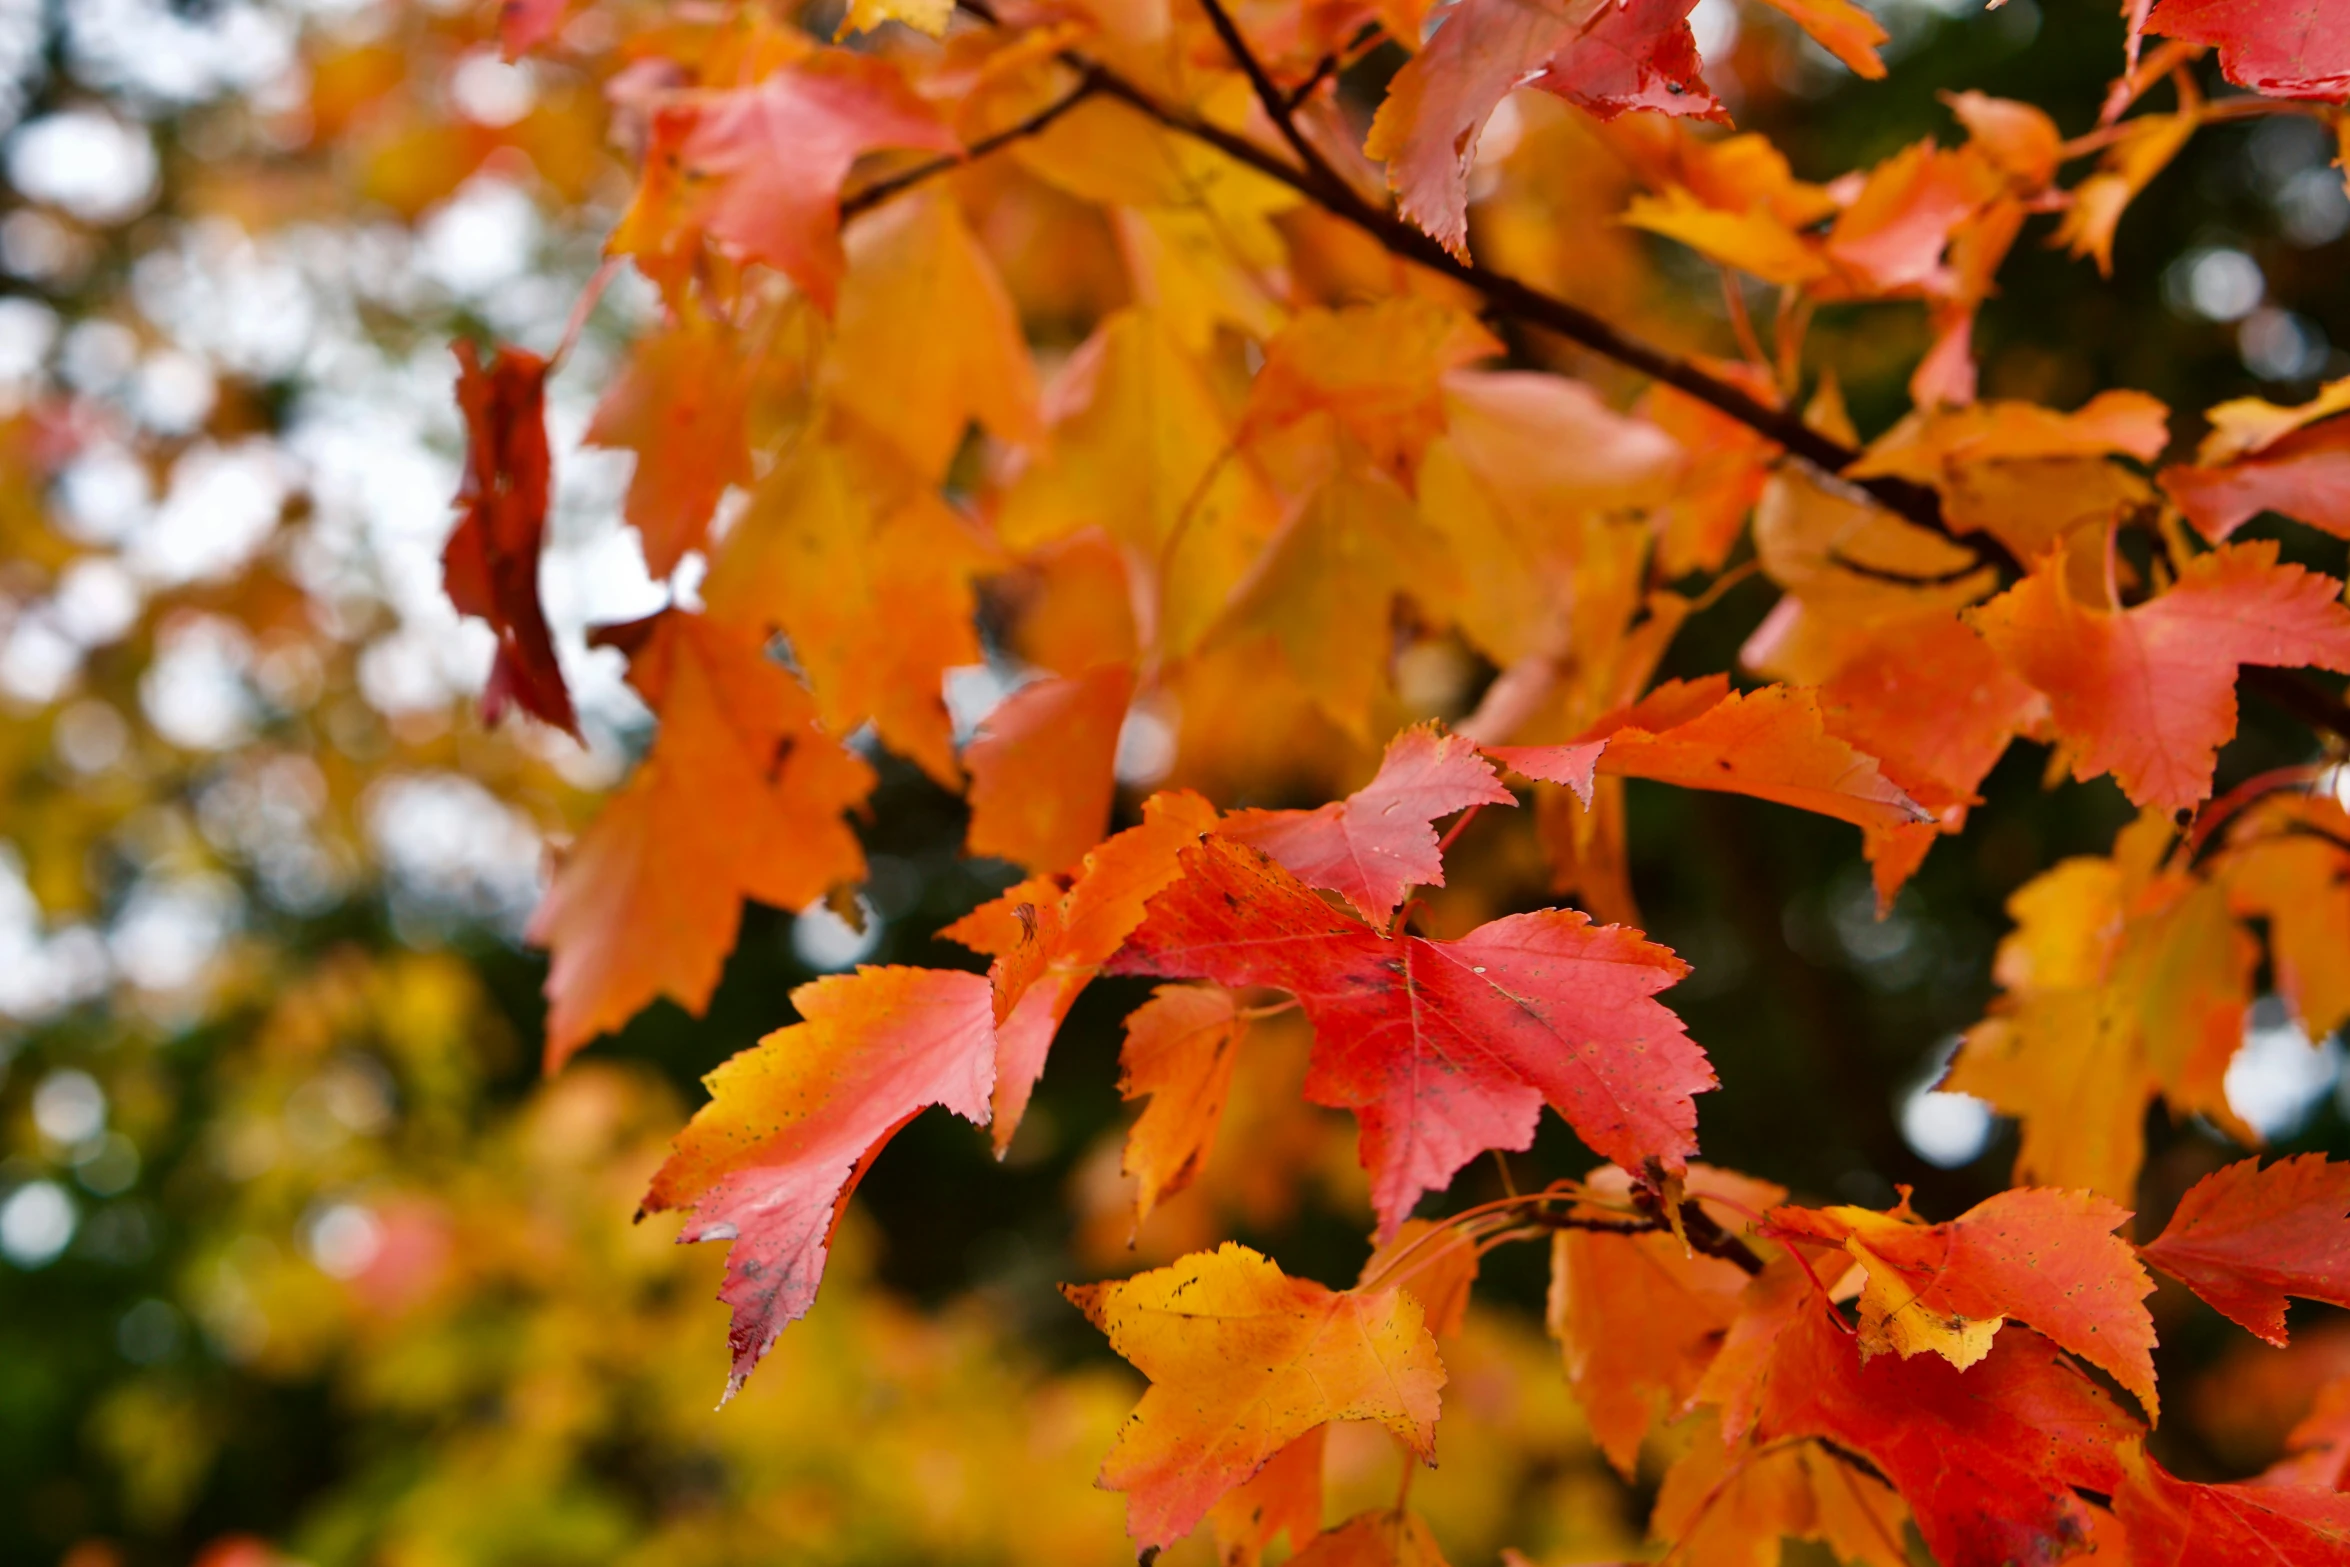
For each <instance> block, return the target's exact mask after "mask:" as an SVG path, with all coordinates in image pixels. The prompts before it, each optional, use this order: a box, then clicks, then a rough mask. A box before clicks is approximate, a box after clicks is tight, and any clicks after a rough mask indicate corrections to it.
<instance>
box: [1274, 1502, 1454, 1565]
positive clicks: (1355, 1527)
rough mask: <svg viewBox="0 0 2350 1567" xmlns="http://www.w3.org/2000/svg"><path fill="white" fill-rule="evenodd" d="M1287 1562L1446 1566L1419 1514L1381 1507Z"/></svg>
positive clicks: (1301, 1563) (1351, 1521)
mask: <svg viewBox="0 0 2350 1567" xmlns="http://www.w3.org/2000/svg"><path fill="white" fill-rule="evenodd" d="M1290 1561H1291V1562H1293V1563H1295V1564H1296V1567H1445V1561H1444V1552H1443V1551H1441V1550H1440V1549H1438V1548H1437V1544H1436V1536H1435V1535H1434V1534H1432V1533H1430V1532H1429V1529H1428V1525H1427V1524H1426V1523H1425V1522H1423V1521H1422V1520H1421V1518H1420V1515H1419V1514H1418V1513H1415V1512H1412V1511H1411V1510H1409V1509H1408V1508H1399V1509H1394V1510H1390V1509H1388V1508H1384V1507H1380V1508H1374V1509H1372V1510H1371V1511H1370V1512H1367V1513H1357V1514H1355V1515H1354V1516H1353V1517H1352V1518H1349V1519H1348V1520H1347V1521H1346V1522H1345V1523H1343V1524H1340V1525H1339V1526H1338V1527H1337V1528H1335V1529H1332V1530H1331V1531H1329V1532H1328V1533H1327V1534H1324V1535H1322V1536H1320V1537H1319V1538H1317V1539H1316V1540H1315V1541H1314V1542H1313V1543H1312V1544H1311V1545H1309V1546H1307V1547H1306V1548H1305V1549H1304V1550H1302V1551H1300V1552H1298V1553H1297V1554H1296V1555H1295V1556H1292V1557H1291V1558H1290Z"/></svg>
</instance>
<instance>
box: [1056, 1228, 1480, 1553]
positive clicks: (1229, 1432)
mask: <svg viewBox="0 0 2350 1567" xmlns="http://www.w3.org/2000/svg"><path fill="white" fill-rule="evenodd" d="M1061 1292H1062V1293H1063V1294H1064V1295H1067V1296H1068V1297H1069V1299H1070V1300H1071V1301H1073V1302H1074V1303H1075V1304H1076V1306H1077V1307H1078V1309H1079V1310H1081V1311H1083V1312H1084V1313H1085V1314H1086V1316H1087V1317H1088V1318H1090V1319H1091V1320H1092V1322H1093V1324H1094V1326H1096V1327H1098V1328H1100V1329H1101V1330H1102V1332H1103V1333H1105V1334H1107V1335H1108V1336H1109V1340H1110V1347H1111V1348H1112V1349H1114V1350H1116V1351H1117V1352H1118V1353H1119V1354H1121V1355H1123V1356H1125V1357H1126V1358H1127V1359H1128V1360H1130V1361H1132V1362H1133V1363H1134V1364H1135V1366H1136V1367H1137V1368H1139V1369H1140V1370H1141V1372H1142V1374H1143V1375H1144V1376H1146V1377H1148V1378H1150V1381H1151V1386H1150V1390H1149V1391H1148V1392H1146V1393H1144V1394H1143V1396H1142V1402H1141V1403H1140V1404H1139V1405H1138V1406H1136V1408H1135V1411H1134V1413H1133V1415H1132V1416H1130V1417H1129V1418H1128V1420H1127V1422H1126V1424H1125V1425H1124V1426H1122V1427H1120V1429H1119V1432H1118V1440H1117V1441H1116V1443H1115V1444H1113V1445H1112V1446H1111V1448H1110V1453H1109V1456H1108V1457H1107V1458H1105V1459H1104V1460H1103V1461H1102V1474H1101V1484H1102V1485H1104V1486H1105V1487H1107V1488H1108V1489H1110V1490H1113V1491H1124V1492H1126V1493H1127V1504H1126V1528H1127V1532H1128V1533H1129V1534H1131V1535H1132V1536H1133V1537H1134V1540H1135V1543H1136V1544H1138V1545H1140V1546H1142V1547H1144V1548H1145V1549H1149V1548H1151V1547H1154V1546H1160V1547H1163V1546H1167V1545H1171V1544H1173V1543H1174V1542H1175V1541H1177V1540H1179V1539H1181V1538H1183V1536H1185V1535H1186V1534H1189V1533H1190V1532H1191V1530H1192V1527H1193V1526H1194V1525H1195V1524H1197V1523H1198V1522H1199V1521H1200V1519H1201V1518H1203V1517H1205V1516H1206V1515H1207V1512H1208V1509H1209V1508H1210V1507H1212V1506H1213V1505H1214V1504H1215V1502H1216V1500H1217V1498H1219V1497H1221V1496H1223V1495H1224V1494H1225V1493H1226V1492H1227V1491H1230V1490H1231V1489H1232V1488H1233V1487H1235V1486H1237V1485H1239V1484H1241V1483H1242V1482H1243V1481H1245V1480H1247V1479H1248V1478H1249V1477H1250V1476H1251V1475H1253V1474H1255V1473H1256V1472H1257V1471H1258V1470H1260V1469H1262V1468H1263V1467H1264V1466H1265V1465H1266V1464H1267V1463H1268V1462H1270V1461H1271V1460H1272V1458H1273V1457H1274V1455H1275V1454H1277V1453H1279V1452H1280V1451H1281V1450H1282V1449H1283V1448H1285V1447H1287V1446H1288V1445H1289V1444H1290V1443H1292V1442H1294V1441H1296V1440H1297V1439H1298V1438H1299V1437H1301V1436H1304V1435H1305V1434H1306V1433H1307V1432H1308V1431H1311V1430H1313V1429H1314V1428H1315V1427H1316V1426H1320V1425H1324V1424H1326V1423H1328V1422H1329V1421H1332V1420H1375V1421H1377V1422H1379V1423H1380V1424H1381V1425H1384V1426H1385V1427H1387V1428H1388V1429H1389V1430H1390V1431H1392V1432H1394V1433H1395V1434H1396V1436H1397V1437H1399V1438H1400V1439H1401V1440H1403V1441H1404V1442H1405V1443H1407V1444H1408V1445H1409V1446H1410V1447H1411V1449H1412V1450H1413V1452H1415V1453H1416V1454H1418V1455H1419V1456H1420V1458H1422V1459H1423V1460H1425V1459H1427V1458H1429V1457H1430V1456H1431V1455H1432V1453H1433V1443H1434V1440H1435V1433H1436V1413H1437V1393H1438V1391H1439V1390H1440V1389H1441V1388H1442V1387H1443V1386H1444V1364H1443V1362H1442V1361H1441V1360H1440V1359H1439V1358H1438V1357H1437V1353H1436V1341H1435V1340H1434V1339H1433V1338H1431V1337H1430V1336H1429V1334H1428V1329H1427V1327H1426V1326H1425V1325H1424V1320H1423V1316H1422V1313H1421V1310H1420V1306H1419V1303H1418V1302H1417V1301H1415V1300H1413V1299H1412V1298H1411V1297H1410V1296H1409V1295H1406V1294H1405V1293H1403V1292H1402V1291H1401V1290H1393V1289H1388V1290H1373V1291H1369V1292H1367V1293H1366V1292H1357V1291H1352V1290H1349V1291H1337V1290H1330V1289H1325V1288H1323V1287H1322V1286H1321V1285H1319V1284H1316V1283H1314V1282H1313V1281H1312V1280H1310V1279H1293V1278H1289V1277H1286V1276H1285V1275H1284V1274H1283V1273H1282V1272H1281V1270H1280V1269H1279V1268H1277V1267H1275V1266H1274V1265H1273V1264H1272V1263H1271V1262H1269V1261H1267V1260H1266V1259H1265V1258H1264V1257H1262V1256H1260V1255H1259V1254H1257V1253H1256V1252H1253V1251H1251V1250H1249V1249H1248V1248H1247V1247H1245V1246H1239V1245H1235V1244H1233V1243H1232V1242H1229V1241H1227V1242H1226V1243H1225V1244H1224V1245H1223V1247H1222V1248H1220V1249H1219V1250H1217V1251H1214V1252H1201V1253H1197V1254H1195V1255H1192V1256H1189V1257H1185V1258H1184V1259H1182V1260H1181V1261H1180V1262H1177V1263H1175V1264H1174V1265H1172V1266H1171V1267H1165V1268H1157V1269H1154V1270H1152V1271H1151V1272H1149V1273H1143V1274H1138V1275H1136V1276H1135V1277H1133V1278H1131V1279H1128V1280H1126V1281H1124V1282H1123V1283H1116V1284H1085V1285H1075V1284H1072V1285H1064V1286H1063V1287H1062V1291H1061Z"/></svg>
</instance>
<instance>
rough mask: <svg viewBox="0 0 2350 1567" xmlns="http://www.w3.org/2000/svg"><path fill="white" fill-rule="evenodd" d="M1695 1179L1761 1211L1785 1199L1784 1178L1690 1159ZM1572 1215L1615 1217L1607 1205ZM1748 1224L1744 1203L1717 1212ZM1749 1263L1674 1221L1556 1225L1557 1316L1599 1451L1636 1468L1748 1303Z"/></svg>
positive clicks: (1553, 1289) (1702, 1189)
mask: <svg viewBox="0 0 2350 1567" xmlns="http://www.w3.org/2000/svg"><path fill="white" fill-rule="evenodd" d="M1629 1184H1630V1183H1629V1182H1628V1181H1627V1180H1626V1179H1625V1178H1624V1177H1623V1176H1622V1175H1621V1174H1620V1173H1618V1172H1613V1171H1599V1172H1595V1173H1594V1175H1593V1176H1592V1178H1591V1179H1590V1180H1589V1181H1587V1182H1586V1185H1588V1186H1590V1187H1591V1188H1592V1189H1594V1190H1595V1191H1599V1192H1603V1193H1607V1194H1609V1195H1615V1196H1621V1195H1624V1194H1626V1193H1628V1190H1629ZM1688 1191H1689V1194H1690V1195H1691V1196H1692V1197H1695V1198H1697V1199H1699V1201H1700V1202H1701V1203H1702V1202H1704V1201H1705V1200H1706V1199H1708V1198H1728V1199H1730V1201H1731V1202H1733V1203H1734V1204H1736V1205H1737V1207H1741V1208H1745V1209H1747V1210H1748V1211H1750V1212H1758V1211H1760V1210H1762V1209H1765V1208H1769V1207H1771V1206H1772V1205H1773V1204H1776V1203H1779V1202H1782V1201H1784V1200H1785V1199H1786V1195H1787V1194H1786V1189H1785V1188H1784V1187H1779V1186H1773V1185H1771V1184H1770V1183H1769V1182H1767V1181H1757V1180H1752V1179H1749V1178H1747V1177H1745V1176H1741V1175H1737V1174H1734V1173H1732V1172H1730V1171H1727V1170H1715V1169H1710V1168H1708V1167H1706V1166H1704V1165H1692V1166H1690V1168H1689V1172H1688ZM1570 1216H1571V1217H1589V1218H1602V1219H1604V1218H1606V1217H1609V1215H1607V1214H1606V1213H1605V1212H1604V1210H1598V1209H1594V1210H1592V1211H1591V1212H1590V1213H1588V1214H1587V1213H1585V1212H1584V1211H1583V1210H1581V1209H1577V1210H1575V1212H1574V1213H1573V1214H1571V1215H1570ZM1725 1219H1726V1221H1727V1224H1728V1225H1729V1226H1730V1227H1732V1228H1733V1229H1742V1228H1744V1220H1743V1219H1741V1218H1740V1217H1738V1215H1737V1213H1736V1212H1735V1209H1729V1210H1723V1212H1722V1213H1721V1214H1719V1215H1717V1216H1716V1222H1717V1223H1720V1222H1724V1221H1725ZM1746 1284H1747V1275H1746V1273H1745V1272H1744V1271H1743V1270H1741V1269H1740V1268H1739V1267H1737V1265H1735V1264H1734V1263H1730V1262H1726V1261H1724V1260H1722V1259H1721V1258H1719V1257H1710V1256H1705V1255H1703V1254H1701V1253H1698V1252H1694V1251H1691V1250H1690V1249H1689V1247H1688V1246H1687V1245H1686V1244H1685V1243H1684V1242H1683V1241H1682V1239H1681V1238H1680V1237H1679V1236H1677V1235H1674V1234H1671V1233H1669V1232H1659V1233H1656V1234H1646V1235H1616V1234H1609V1233H1607V1232H1604V1231H1587V1230H1571V1229H1567V1230H1560V1231H1559V1232H1558V1233H1557V1234H1555V1235H1553V1236H1552V1237H1551V1252H1550V1302H1549V1309H1548V1312H1547V1321H1548V1325H1549V1327H1550V1332H1551V1336H1552V1337H1553V1338H1556V1339H1557V1340H1558V1341H1559V1349H1560V1353H1561V1355H1562V1356H1563V1358H1564V1361H1565V1364H1566V1372H1567V1381H1568V1382H1569V1384H1571V1385H1572V1386H1573V1388H1574V1389H1575V1400H1576V1402H1577V1403H1579V1404H1580V1405H1582V1408H1583V1415H1584V1418H1585V1419H1586V1420H1588V1421H1589V1422H1590V1423H1591V1434H1592V1436H1593V1437H1594V1438H1596V1439H1597V1441H1598V1442H1599V1447H1600V1451H1601V1452H1603V1453H1605V1454H1606V1455H1607V1458H1608V1462H1610V1463H1612V1464H1614V1465H1615V1466H1616V1470H1617V1472H1618V1473H1620V1474H1623V1475H1625V1476H1626V1477H1629V1476H1630V1475H1631V1474H1632V1473H1633V1470H1634V1468H1635V1467H1636V1466H1637V1464H1638V1462H1639V1458H1640V1444H1641V1442H1642V1441H1643V1440H1645V1439H1646V1437H1647V1436H1648V1433H1649V1431H1650V1430H1651V1429H1652V1428H1653V1427H1654V1426H1655V1425H1656V1424H1657V1422H1658V1421H1659V1420H1660V1419H1663V1418H1669V1417H1670V1416H1671V1415H1673V1414H1675V1413H1678V1412H1679V1411H1680V1410H1681V1409H1683V1408H1684V1407H1686V1405H1687V1404H1688V1402H1689V1399H1690V1397H1691V1395H1692V1394H1693V1393H1694V1392H1695V1391H1696V1389H1697V1385H1698V1382H1699V1379H1700V1378H1702V1377H1703V1376H1704V1374H1705V1370H1706V1367H1707V1365H1708V1364H1709V1363H1710V1362H1711V1360H1712V1359H1713V1356H1714V1353H1715V1351H1716V1350H1718V1349H1719V1348H1720V1346H1721V1343H1722V1336H1723V1335H1724V1334H1725V1333H1726V1332H1727V1331H1728V1330H1729V1328H1730V1324H1731V1323H1732V1322H1733V1321H1734V1320H1735V1319H1736V1317H1737V1315H1738V1307H1739V1302H1740V1300H1741V1298H1742V1296H1743V1295H1744V1293H1745V1290H1746Z"/></svg>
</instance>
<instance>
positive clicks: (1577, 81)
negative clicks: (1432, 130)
mask: <svg viewBox="0 0 2350 1567" xmlns="http://www.w3.org/2000/svg"><path fill="white" fill-rule="evenodd" d="M1695 8H1696V0H1621V3H1619V4H1617V5H1613V6H1610V7H1609V8H1608V9H1607V10H1606V11H1604V12H1602V13H1601V15H1600V17H1599V20H1598V21H1597V22H1595V23H1593V24H1592V26H1591V28H1590V29H1589V30H1588V31H1587V32H1585V33H1584V34H1583V35H1582V36H1581V37H1579V38H1577V39H1576V40H1575V41H1574V43H1573V44H1572V45H1571V46H1569V47H1568V48H1566V49H1563V50H1561V51H1560V52H1559V53H1558V54H1557V55H1555V56H1553V57H1552V59H1551V60H1550V62H1549V63H1548V64H1547V65H1545V66H1544V67H1543V68H1542V70H1541V72H1540V73H1539V74H1538V75H1536V76H1535V78H1534V79H1533V80H1532V81H1531V82H1528V83H1527V84H1526V85H1528V86H1529V87H1539V88H1541V89H1542V90H1543V91H1544V92H1547V93H1553V94H1555V95H1557V96H1558V97H1561V98H1564V99H1566V100H1567V102H1569V103H1571V104H1573V105H1574V106H1575V107H1576V108H1578V109H1581V110H1583V111H1584V112H1586V113H1588V114H1592V115H1596V116H1598V117H1599V118H1600V119H1603V120H1612V119H1614V118H1615V117H1616V116H1617V115H1619V114H1624V113H1628V112H1630V111H1631V110H1634V109H1652V110H1655V111H1656V112H1658V113H1660V114H1676V115H1692V116H1696V117H1699V118H1703V119H1711V120H1722V121H1725V122H1726V121H1727V120H1728V119H1729V114H1728V113H1727V112H1726V111H1725V110H1724V109H1723V108H1722V105H1721V102H1720V100H1719V99H1717V98H1715V97H1714V94H1713V89H1712V88H1710V87H1708V86H1707V85H1706V84H1705V61H1704V60H1703V59H1702V58H1700V57H1699V55H1698V52H1697V35H1696V34H1695V33H1693V32H1691V31H1690V30H1689V13H1690V12H1691V11H1692V10H1694V9H1695Z"/></svg>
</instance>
